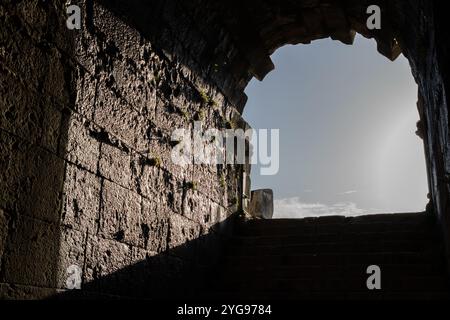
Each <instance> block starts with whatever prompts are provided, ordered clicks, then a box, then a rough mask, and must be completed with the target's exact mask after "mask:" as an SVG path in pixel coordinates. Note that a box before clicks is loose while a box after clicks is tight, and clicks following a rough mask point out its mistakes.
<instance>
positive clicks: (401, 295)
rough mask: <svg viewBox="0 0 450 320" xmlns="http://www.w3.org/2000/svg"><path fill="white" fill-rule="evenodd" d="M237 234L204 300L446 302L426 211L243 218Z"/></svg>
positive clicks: (436, 246)
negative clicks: (377, 273)
mask: <svg viewBox="0 0 450 320" xmlns="http://www.w3.org/2000/svg"><path fill="white" fill-rule="evenodd" d="M236 229H237V230H235V234H234V236H233V237H232V238H231V239H230V241H229V243H228V246H227V250H226V253H225V256H224V257H223V260H222V261H221V264H220V266H219V267H218V268H217V269H216V270H215V272H216V276H215V277H214V278H215V280H214V283H213V284H211V285H212V287H213V288H214V289H213V291H214V294H211V295H209V297H211V298H212V297H214V298H220V297H223V298H236V299H248V300H255V299H257V300H273V299H276V300H289V299H296V300H297V299H307V300H320V299H349V300H351V299H385V300H390V299H448V298H450V289H449V288H450V286H449V281H448V278H447V272H446V267H445V263H444V255H443V253H442V247H441V245H440V241H439V239H438V238H437V236H436V235H437V234H438V233H437V232H436V231H435V226H434V223H433V219H432V218H431V217H430V216H429V215H427V214H425V213H416V214H394V215H373V216H362V217H354V218H348V217H322V218H307V219H297V220H290V219H287V220H250V221H246V222H239V223H238V226H237V228H236ZM371 265H377V266H379V267H380V268H381V290H369V289H368V288H367V284H366V282H367V279H368V278H369V276H370V275H371V274H367V268H368V267H369V266H371Z"/></svg>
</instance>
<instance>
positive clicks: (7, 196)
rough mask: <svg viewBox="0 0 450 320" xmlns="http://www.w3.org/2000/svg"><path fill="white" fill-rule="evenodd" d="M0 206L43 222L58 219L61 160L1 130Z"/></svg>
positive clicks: (62, 169) (61, 183) (62, 167)
mask: <svg viewBox="0 0 450 320" xmlns="http://www.w3.org/2000/svg"><path fill="white" fill-rule="evenodd" d="M0 151H1V156H0V157H1V158H0V162H1V164H2V167H3V170H2V171H1V179H0V181H1V187H2V188H1V189H2V193H1V194H0V204H1V205H0V207H2V208H4V209H7V210H8V211H11V212H20V213H22V214H25V215H28V216H32V217H36V218H38V219H41V220H46V221H59V217H60V210H61V191H62V188H63V180H64V161H63V160H62V159H60V158H58V157H57V156H55V155H53V154H52V153H50V152H48V151H46V150H44V149H42V148H40V147H35V146H33V145H30V144H29V143H27V142H26V141H23V140H21V139H20V138H18V137H16V136H12V135H9V134H8V133H6V132H4V131H0Z"/></svg>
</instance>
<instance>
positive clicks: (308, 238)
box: [229, 231, 435, 246]
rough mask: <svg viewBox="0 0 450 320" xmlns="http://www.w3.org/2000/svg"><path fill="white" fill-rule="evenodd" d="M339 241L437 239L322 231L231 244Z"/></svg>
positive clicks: (410, 234) (417, 235)
mask: <svg viewBox="0 0 450 320" xmlns="http://www.w3.org/2000/svg"><path fill="white" fill-rule="evenodd" d="M337 241H350V242H379V241H392V242H394V241H414V242H422V241H435V236H434V233H431V232H430V231H420V232H404V231H403V232H402V231H391V232H365V233H341V234H336V233H320V234H299V235H278V234H275V235H265V236H234V237H232V238H231V239H230V240H229V243H230V244H231V245H238V246H251V245H290V244H311V243H327V242H337Z"/></svg>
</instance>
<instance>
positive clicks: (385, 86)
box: [243, 36, 428, 218]
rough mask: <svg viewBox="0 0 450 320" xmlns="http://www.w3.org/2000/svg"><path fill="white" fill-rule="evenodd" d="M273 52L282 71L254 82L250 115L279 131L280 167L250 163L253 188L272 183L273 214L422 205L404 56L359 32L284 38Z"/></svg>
mask: <svg viewBox="0 0 450 320" xmlns="http://www.w3.org/2000/svg"><path fill="white" fill-rule="evenodd" d="M272 61H273V62H274V64H275V70H274V71H272V72H271V73H269V74H268V75H267V76H266V78H265V79H264V80H263V81H262V82H260V81H258V80H256V79H253V80H252V81H251V82H250V84H249V85H248V87H247V88H246V93H247V95H248V98H249V99H248V103H247V105H246V107H245V110H244V115H243V116H244V119H245V120H246V121H247V122H248V123H249V124H250V125H251V126H252V127H253V128H254V129H279V130H280V131H279V135H280V144H279V146H280V168H279V171H278V173H277V174H276V175H273V176H261V175H260V170H259V169H260V167H259V165H254V166H253V168H252V190H256V189H264V188H269V189H273V191H274V197H275V201H274V206H275V213H274V217H275V218H301V217H305V216H321V215H334V214H337V215H348V216H354V215H362V214H375V213H396V212H419V211H423V210H424V208H425V205H426V203H427V197H426V195H427V193H428V189H427V177H426V167H425V156H424V149H423V142H422V140H420V139H419V137H417V136H416V135H415V131H416V122H417V121H418V120H419V115H418V112H417V107H416V102H417V85H416V84H415V82H414V79H413V76H412V74H411V69H410V66H409V64H408V61H407V60H406V58H405V57H404V56H403V55H402V56H400V57H399V58H398V59H397V60H396V61H395V62H391V61H390V60H388V59H387V58H385V57H384V56H382V55H381V54H379V53H378V52H377V50H376V43H375V41H373V40H368V39H365V38H363V37H361V36H357V38H356V40H355V43H354V45H352V46H347V45H344V44H342V43H340V42H338V41H333V40H331V39H324V40H318V41H315V42H313V43H312V44H309V45H297V46H284V47H282V48H280V49H278V50H277V51H276V52H275V53H274V54H273V55H272Z"/></svg>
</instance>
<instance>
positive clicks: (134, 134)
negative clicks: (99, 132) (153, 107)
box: [94, 85, 151, 152]
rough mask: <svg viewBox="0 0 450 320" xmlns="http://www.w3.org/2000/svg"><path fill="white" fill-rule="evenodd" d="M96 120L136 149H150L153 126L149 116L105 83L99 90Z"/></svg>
mask: <svg viewBox="0 0 450 320" xmlns="http://www.w3.org/2000/svg"><path fill="white" fill-rule="evenodd" d="M94 121H95V123H96V124H98V125H99V126H101V127H102V128H104V129H105V130H106V131H107V132H109V133H112V134H114V135H115V136H117V137H118V138H119V139H120V140H123V141H125V142H126V143H127V144H128V145H129V146H132V147H133V148H135V149H136V150H138V151H142V152H144V151H146V150H148V148H149V141H148V138H147V132H148V131H149V128H150V126H151V122H150V120H149V119H148V117H145V116H143V115H141V114H140V113H138V112H137V111H136V110H135V109H133V108H132V107H131V106H130V105H129V104H128V103H127V102H126V101H124V100H123V99H121V98H120V97H117V96H116V95H115V94H114V93H113V92H112V91H111V90H110V89H108V88H107V87H105V86H103V85H100V86H99V88H98V90H97V100H96V106H95V116H94Z"/></svg>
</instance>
